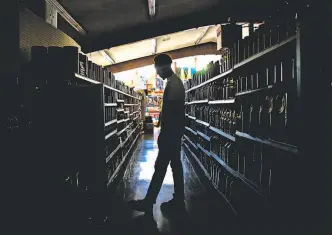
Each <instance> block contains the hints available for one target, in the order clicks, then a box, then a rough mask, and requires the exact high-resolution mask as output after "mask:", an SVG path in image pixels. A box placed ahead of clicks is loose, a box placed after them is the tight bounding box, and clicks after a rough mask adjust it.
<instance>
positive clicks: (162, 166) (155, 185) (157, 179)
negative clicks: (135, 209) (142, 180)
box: [145, 150, 170, 204]
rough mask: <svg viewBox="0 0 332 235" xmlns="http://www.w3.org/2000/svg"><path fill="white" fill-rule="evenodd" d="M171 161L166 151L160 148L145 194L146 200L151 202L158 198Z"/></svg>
mask: <svg viewBox="0 0 332 235" xmlns="http://www.w3.org/2000/svg"><path fill="white" fill-rule="evenodd" d="M169 162H170V156H169V155H167V154H165V152H164V151H160V150H159V153H158V157H157V160H156V162H155V165H154V173H153V176H152V179H151V182H150V185H149V188H148V191H147V193H146V196H145V200H147V201H148V202H150V203H153V204H155V203H156V199H157V196H158V194H159V191H160V188H161V186H162V184H163V181H164V178H165V175H166V171H167V167H168V164H169Z"/></svg>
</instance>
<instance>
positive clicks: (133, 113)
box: [129, 111, 139, 116]
mask: <svg viewBox="0 0 332 235" xmlns="http://www.w3.org/2000/svg"><path fill="white" fill-rule="evenodd" d="M135 113H139V111H135V112H132V113H131V114H129V116H132V115H134V114H135Z"/></svg>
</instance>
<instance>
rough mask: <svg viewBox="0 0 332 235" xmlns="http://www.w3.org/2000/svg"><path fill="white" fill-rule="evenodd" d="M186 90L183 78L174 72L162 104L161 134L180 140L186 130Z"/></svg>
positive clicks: (168, 82)
mask: <svg viewBox="0 0 332 235" xmlns="http://www.w3.org/2000/svg"><path fill="white" fill-rule="evenodd" d="M184 100H185V91H184V86H183V82H182V80H181V79H180V78H179V77H178V76H177V75H176V74H173V75H172V76H171V77H170V78H169V79H168V81H167V85H166V88H165V91H164V97H163V104H162V122H161V134H162V136H163V138H164V137H165V138H167V139H174V140H179V139H180V138H181V137H182V135H183V132H184V120H185V109H184Z"/></svg>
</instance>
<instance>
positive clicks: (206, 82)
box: [186, 35, 296, 104]
mask: <svg viewBox="0 0 332 235" xmlns="http://www.w3.org/2000/svg"><path fill="white" fill-rule="evenodd" d="M294 40H296V35H295V36H292V37H290V38H288V39H286V40H284V41H282V42H280V43H278V44H276V45H274V46H272V47H270V48H267V49H265V50H264V51H262V52H259V53H257V54H255V55H253V56H251V57H250V58H248V59H245V60H244V61H242V62H240V63H237V64H235V65H234V68H233V69H230V70H228V71H226V72H224V73H222V74H219V75H218V76H215V77H213V78H210V79H209V80H207V81H205V82H203V83H201V84H199V85H197V86H194V87H192V88H190V89H188V90H187V91H186V93H187V92H190V91H193V90H196V89H197V88H200V87H202V86H205V85H207V84H209V83H211V82H214V81H216V80H218V79H220V78H222V77H225V76H227V75H229V74H231V73H233V71H235V70H238V69H240V68H241V67H243V66H245V65H247V64H249V63H250V62H252V61H254V60H257V59H258V58H260V57H263V56H264V55H266V54H268V53H270V52H272V51H275V50H277V49H278V48H280V47H282V46H284V45H286V44H288V43H290V42H292V41H294ZM189 104H190V103H189Z"/></svg>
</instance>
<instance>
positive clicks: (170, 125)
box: [130, 54, 185, 214]
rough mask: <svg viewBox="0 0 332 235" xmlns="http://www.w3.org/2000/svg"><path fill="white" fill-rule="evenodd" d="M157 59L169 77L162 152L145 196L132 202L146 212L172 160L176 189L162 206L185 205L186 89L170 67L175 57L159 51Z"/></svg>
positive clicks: (162, 72) (161, 72) (158, 68)
mask: <svg viewBox="0 0 332 235" xmlns="http://www.w3.org/2000/svg"><path fill="white" fill-rule="evenodd" d="M154 62H155V68H156V71H157V74H158V75H159V76H160V77H161V78H163V79H166V78H167V85H166V88H165V91H164V97H163V104H162V121H161V132H160V134H159V137H158V147H159V153H158V157H157V160H156V162H155V167H154V168H155V172H154V174H153V176H152V180H151V183H150V186H149V189H148V192H147V194H146V196H145V198H144V199H143V200H138V201H131V202H130V204H131V205H132V208H133V209H134V210H138V211H144V212H145V213H147V214H152V210H153V205H154V204H155V203H156V199H157V196H158V193H159V191H160V188H161V186H162V183H163V181H164V177H165V174H166V171H167V167H168V164H169V163H170V164H171V167H172V172H173V179H174V191H175V193H174V195H173V199H172V200H171V201H169V202H165V203H163V204H162V205H161V209H162V210H164V211H165V210H166V211H167V210H178V209H180V210H183V209H184V208H185V203H184V182H183V168H182V163H181V137H182V135H183V132H184V117H185V111H184V99H185V91H184V87H183V83H182V81H181V79H180V78H179V77H178V76H177V75H176V74H175V73H174V72H173V70H172V68H171V64H172V59H171V58H170V57H169V56H168V55H166V54H160V55H157V56H156V57H155V59H154Z"/></svg>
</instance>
